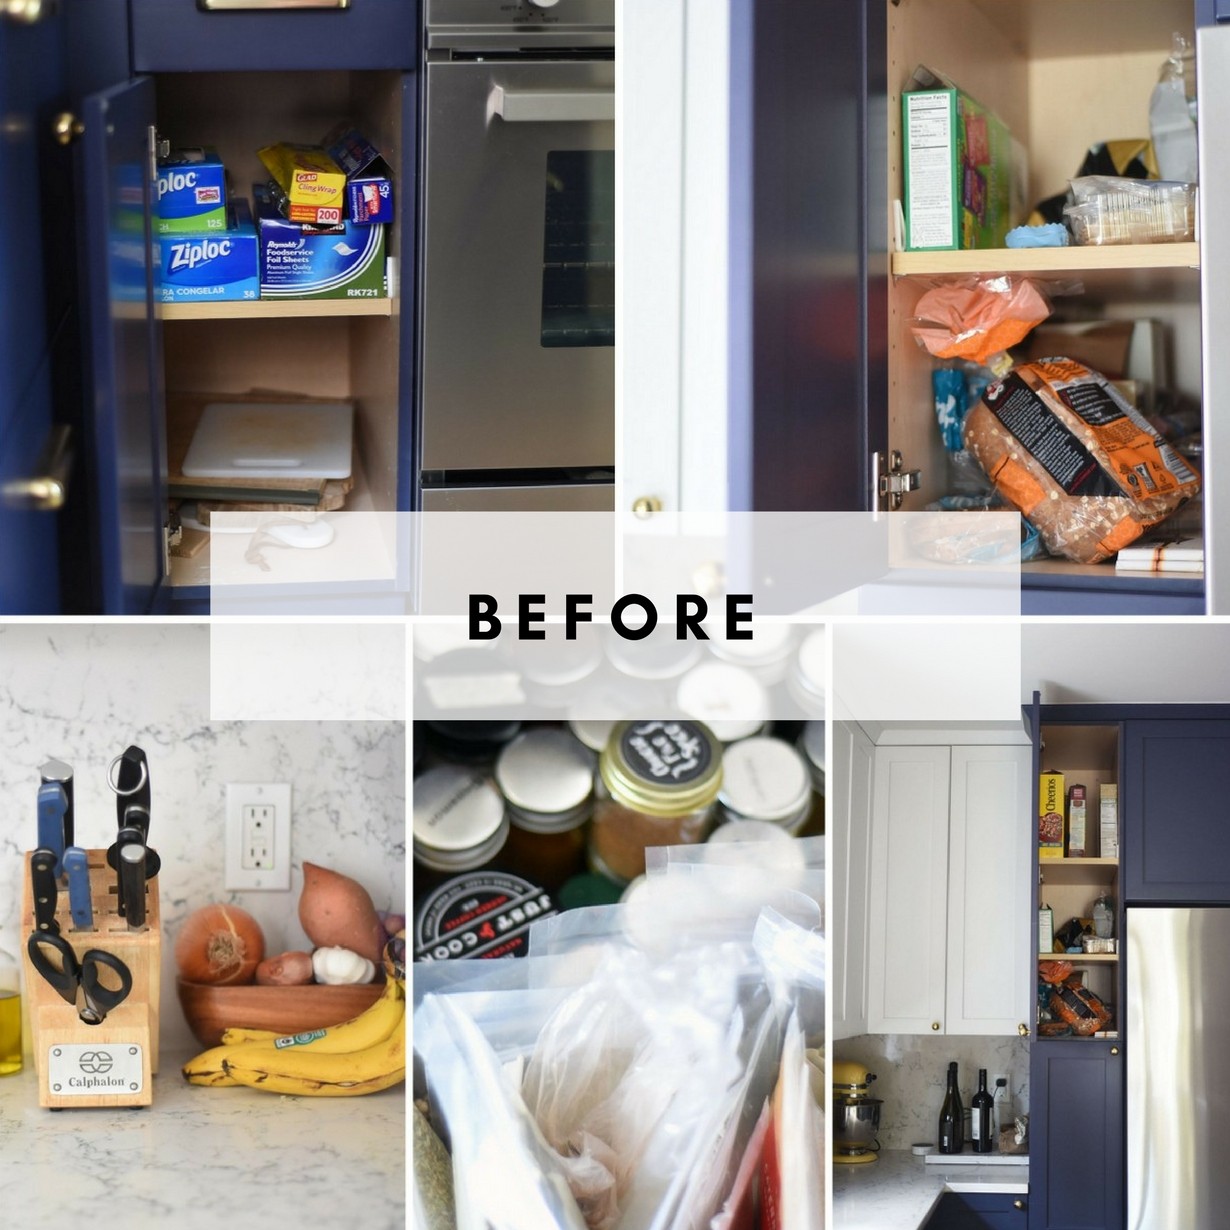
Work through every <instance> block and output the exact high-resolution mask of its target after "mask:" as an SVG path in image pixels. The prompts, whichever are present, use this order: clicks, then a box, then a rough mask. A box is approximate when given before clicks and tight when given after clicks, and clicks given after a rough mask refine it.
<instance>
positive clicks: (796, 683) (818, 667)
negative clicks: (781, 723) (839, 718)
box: [786, 628, 829, 717]
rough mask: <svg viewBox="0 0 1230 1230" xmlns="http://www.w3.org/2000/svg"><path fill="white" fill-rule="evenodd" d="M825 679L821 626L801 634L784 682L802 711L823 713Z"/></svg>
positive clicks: (825, 640) (825, 653)
mask: <svg viewBox="0 0 1230 1230" xmlns="http://www.w3.org/2000/svg"><path fill="white" fill-rule="evenodd" d="M828 679H829V668H828V634H827V632H826V630H825V629H824V628H817V629H816V630H815V631H814V632H810V633H808V635H807V636H806V637H804V638H803V643H802V644H801V645H800V646H799V652H798V656H797V657H796V658H795V663H794V671H793V672H792V673H791V675H790V678H789V679H788V680H787V683H786V686H787V689H788V691H789V692H790V695H791V697H792V698H793V699H794V700H795V701H796V702H797V703H798V705H799V706H800V707H801V708H802V709H803V711H804V712H805V713H807V714H810V715H811V716H812V717H823V716H824V713H825V703H826V699H827V694H828Z"/></svg>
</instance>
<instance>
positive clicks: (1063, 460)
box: [965, 359, 1200, 564]
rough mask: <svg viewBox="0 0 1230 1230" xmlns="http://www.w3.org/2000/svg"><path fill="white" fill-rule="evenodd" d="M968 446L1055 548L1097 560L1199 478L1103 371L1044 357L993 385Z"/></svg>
mask: <svg viewBox="0 0 1230 1230" xmlns="http://www.w3.org/2000/svg"><path fill="white" fill-rule="evenodd" d="M965 447H966V448H967V449H969V451H970V452H971V453H973V455H974V457H975V458H976V459H977V461H978V463H979V464H980V465H981V466H982V468H983V469H984V470H985V471H986V472H987V474H988V475H989V476H990V478H991V481H992V482H993V483H994V484H995V486H996V489H997V490H998V491H999V492H1000V494H1001V495H1002V496H1003V497H1004V499H1006V500H1007V501H1008V502H1009V503H1010V504H1012V505H1013V506H1014V507H1016V508H1017V509H1019V510H1020V511H1021V512H1022V513H1024V515H1025V516H1026V518H1027V519H1028V520H1029V521H1030V522H1031V523H1032V524H1033V525H1034V526H1036V527H1037V529H1038V532H1039V533H1040V534H1041V535H1042V541H1043V542H1044V543H1045V544H1046V547H1047V550H1049V551H1050V552H1051V554H1053V555H1064V556H1067V558H1068V559H1071V560H1075V561H1077V562H1078V563H1081V564H1095V563H1097V562H1098V561H1100V560H1104V559H1106V558H1107V557H1109V556H1111V555H1114V554H1115V552H1117V551H1119V550H1121V549H1122V548H1123V547H1126V546H1127V545H1128V543H1130V542H1133V541H1135V540H1136V539H1137V538H1139V537H1140V535H1141V534H1143V533H1144V531H1145V530H1146V529H1148V528H1149V527H1150V526H1152V525H1156V524H1157V523H1158V522H1159V521H1161V520H1163V519H1164V518H1166V517H1168V516H1169V515H1170V514H1171V513H1173V512H1174V511H1175V510H1176V509H1177V508H1178V507H1179V506H1180V505H1181V504H1184V503H1186V501H1187V500H1189V499H1191V497H1192V496H1194V495H1196V494H1197V493H1198V492H1199V490H1200V476H1199V475H1198V474H1196V472H1195V471H1194V470H1193V469H1192V468H1191V467H1190V466H1189V465H1188V464H1187V463H1186V462H1185V461H1184V460H1183V458H1181V457H1180V456H1179V455H1178V453H1176V452H1175V450H1174V449H1173V448H1172V447H1171V446H1170V445H1169V444H1167V443H1166V441H1165V440H1163V439H1162V438H1161V437H1160V436H1159V435H1158V434H1157V432H1155V431H1154V430H1153V429H1152V428H1151V427H1150V426H1149V424H1148V423H1147V422H1146V421H1145V419H1144V418H1143V417H1142V416H1141V415H1140V413H1139V412H1138V411H1136V410H1135V409H1133V408H1132V407H1131V406H1130V405H1129V404H1128V403H1127V402H1126V401H1125V400H1124V399H1123V397H1122V396H1121V395H1120V394H1119V392H1118V391H1117V390H1116V389H1115V388H1114V387H1113V386H1112V385H1111V384H1110V383H1109V381H1107V380H1106V378H1105V377H1104V376H1101V375H1099V374H1098V373H1097V372H1095V371H1092V370H1091V369H1090V368H1088V367H1085V366H1084V364H1082V363H1077V362H1076V361H1075V360H1073V359H1041V360H1039V361H1038V362H1036V363H1025V364H1022V365H1021V366H1020V367H1016V368H1013V370H1012V371H1011V372H1009V373H1008V375H1007V376H1006V377H1005V378H1004V379H1003V380H997V381H993V382H992V383H991V384H990V385H988V386H987V390H986V392H985V393H984V394H983V398H982V401H981V402H979V403H978V405H976V406H975V407H973V409H971V410H970V412H969V415H968V417H967V418H966V420H965Z"/></svg>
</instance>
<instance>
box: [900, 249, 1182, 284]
mask: <svg viewBox="0 0 1230 1230" xmlns="http://www.w3.org/2000/svg"><path fill="white" fill-rule="evenodd" d="M1199 268H1200V245H1199V244H1198V243H1148V244H1106V245H1103V246H1101V247H1083V248H1081V247H1071V248H975V249H971V250H969V251H965V252H894V253H893V274H894V275H895V276H898V277H944V276H946V275H955V274H971V273H992V274H994V273H1030V274H1039V275H1045V274H1066V275H1080V274H1089V275H1092V276H1097V275H1100V274H1103V273H1105V272H1108V271H1112V270H1154V271H1157V272H1158V273H1159V274H1160V273H1163V272H1164V271H1167V270H1175V269H1180V270H1198V269H1199Z"/></svg>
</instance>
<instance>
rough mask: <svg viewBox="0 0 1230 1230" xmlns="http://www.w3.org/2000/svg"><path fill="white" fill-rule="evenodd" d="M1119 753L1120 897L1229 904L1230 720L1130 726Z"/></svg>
mask: <svg viewBox="0 0 1230 1230" xmlns="http://www.w3.org/2000/svg"><path fill="white" fill-rule="evenodd" d="M1124 755H1125V766H1124V785H1123V801H1122V805H1123V808H1124V816H1123V834H1124V848H1123V879H1124V899H1125V900H1126V901H1127V902H1128V903H1129V904H1131V903H1134V902H1153V903H1154V904H1159V905H1160V904H1166V903H1174V904H1176V905H1185V904H1190V905H1198V904H1202V903H1203V904H1208V905H1220V904H1224V903H1230V823H1228V822H1227V819H1226V800H1227V798H1228V797H1230V795H1228V793H1227V792H1230V721H1219V720H1215V719H1191V720H1183V721H1179V720H1170V719H1164V720H1160V721H1137V722H1128V723H1127V726H1126V730H1125V742H1124Z"/></svg>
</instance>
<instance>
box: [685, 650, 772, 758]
mask: <svg viewBox="0 0 1230 1230" xmlns="http://www.w3.org/2000/svg"><path fill="white" fill-rule="evenodd" d="M675 704H676V705H677V706H678V707H679V710H680V711H681V712H682V713H684V714H685V715H686V716H688V717H690V718H694V719H695V720H696V721H698V722H703V723H704V724H705V725H706V726H708V727H709V729H710V730H711V731H712V732H713V733H714V734H715V735H716V736H717V738H718V739H719V740H721V742H723V743H733V742H734V741H735V740H736V739H746V738H748V737H749V736H751V735H754V734H756V733H757V732H758V731H760V730H762V729H763V728H764V725H765V723H766V722H767V721H768V720H769V693H768V691H767V690H766V688H765V686H764V684H763V683H761V682H760V680H759V679H757V678H756V676H755V675H753V674H752V673H751V672H750V671H748V670H746V669H744V668H743V667H741V666H733V665H731V664H730V663H729V662H702V663H701V665H700V666H697V667H694V668H693V669H692V670H690V671H688V673H687V674H686V675H685V676H684V677H683V678H682V679H681V680H680V681H679V687H678V688H677V689H676V690H675Z"/></svg>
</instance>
